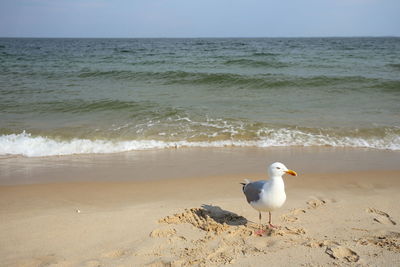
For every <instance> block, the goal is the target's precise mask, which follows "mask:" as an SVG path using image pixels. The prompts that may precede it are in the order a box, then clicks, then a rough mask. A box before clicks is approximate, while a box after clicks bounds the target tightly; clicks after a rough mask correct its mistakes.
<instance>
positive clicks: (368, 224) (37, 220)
mask: <svg viewBox="0 0 400 267" xmlns="http://www.w3.org/2000/svg"><path fill="white" fill-rule="evenodd" d="M398 159H399V153H398V152H393V151H377V150H365V149H331V148H318V149H315V148H275V149H250V148H246V149H241V148H235V149H233V148H225V149H224V148H222V149H186V150H185V149H182V150H160V151H142V152H135V153H120V154H108V155H86V156H67V157H47V158H25V157H9V158H6V157H4V158H2V159H1V160H0V171H1V186H0V213H1V216H0V218H1V221H0V240H1V241H0V242H1V243H0V258H1V262H0V265H1V266H219V265H225V264H228V265H230V266H262V265H266V264H268V265H269V266H327V265H328V266H333V265H334V266H337V265H339V266H346V265H357V266H395V265H397V264H398V263H399V262H400V229H399V222H400V211H399V208H398V203H399V202H400V195H399V194H398V192H399V189H400V167H399V166H398ZM272 160H274V161H275V160H279V161H282V162H284V163H285V164H286V165H287V166H288V167H290V168H292V169H294V170H296V171H297V172H298V173H299V176H298V177H285V183H286V193H287V196H288V197H287V202H286V203H285V205H284V206H283V207H282V208H281V209H280V210H278V211H276V212H274V213H273V217H272V219H273V222H274V224H277V225H279V226H280V227H279V228H277V229H269V230H267V232H266V234H265V235H264V236H261V237H260V236H256V235H255V234H254V231H255V230H256V229H257V227H258V213H257V212H256V211H255V210H254V209H252V208H251V207H250V206H249V205H248V204H247V202H246V201H245V198H244V196H243V193H242V191H241V186H240V184H239V182H241V181H242V180H243V178H249V179H252V180H257V179H265V178H266V173H265V170H266V167H267V164H268V163H270V162H271V161H272ZM266 221H267V215H266V214H265V215H264V218H263V223H265V222H266Z"/></svg>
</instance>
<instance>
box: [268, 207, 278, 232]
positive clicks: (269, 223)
mask: <svg viewBox="0 0 400 267" xmlns="http://www.w3.org/2000/svg"><path fill="white" fill-rule="evenodd" d="M268 213H269V221H268V225H269V227H271V228H278V227H277V226H276V225H273V224H272V223H271V212H270V211H269V212H268Z"/></svg>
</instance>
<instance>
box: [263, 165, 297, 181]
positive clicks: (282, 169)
mask: <svg viewBox="0 0 400 267" xmlns="http://www.w3.org/2000/svg"><path fill="white" fill-rule="evenodd" d="M286 173H287V174H290V175H293V176H297V173H296V172H295V171H292V170H289V169H288V168H286V166H285V165H283V164H282V163H280V162H275V163H273V164H271V165H270V166H269V167H268V175H269V177H282V176H283V175H284V174H286Z"/></svg>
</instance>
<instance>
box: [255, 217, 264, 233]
mask: <svg viewBox="0 0 400 267" xmlns="http://www.w3.org/2000/svg"><path fill="white" fill-rule="evenodd" d="M258 219H259V220H260V223H259V227H260V229H258V230H257V231H255V232H254V233H255V234H256V235H259V236H262V235H263V234H264V233H265V230H263V229H262V224H261V212H258Z"/></svg>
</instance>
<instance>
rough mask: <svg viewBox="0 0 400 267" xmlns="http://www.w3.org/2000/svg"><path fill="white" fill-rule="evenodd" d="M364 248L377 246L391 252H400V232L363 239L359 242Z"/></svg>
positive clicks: (383, 233) (384, 233)
mask: <svg viewBox="0 0 400 267" xmlns="http://www.w3.org/2000/svg"><path fill="white" fill-rule="evenodd" d="M357 243H358V244H361V245H363V246H367V245H375V246H378V247H381V248H384V249H386V250H389V251H394V252H397V253H399V252H400V233H399V232H391V231H388V232H381V233H377V235H373V236H369V237H363V238H360V239H359V240H358V241H357Z"/></svg>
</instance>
